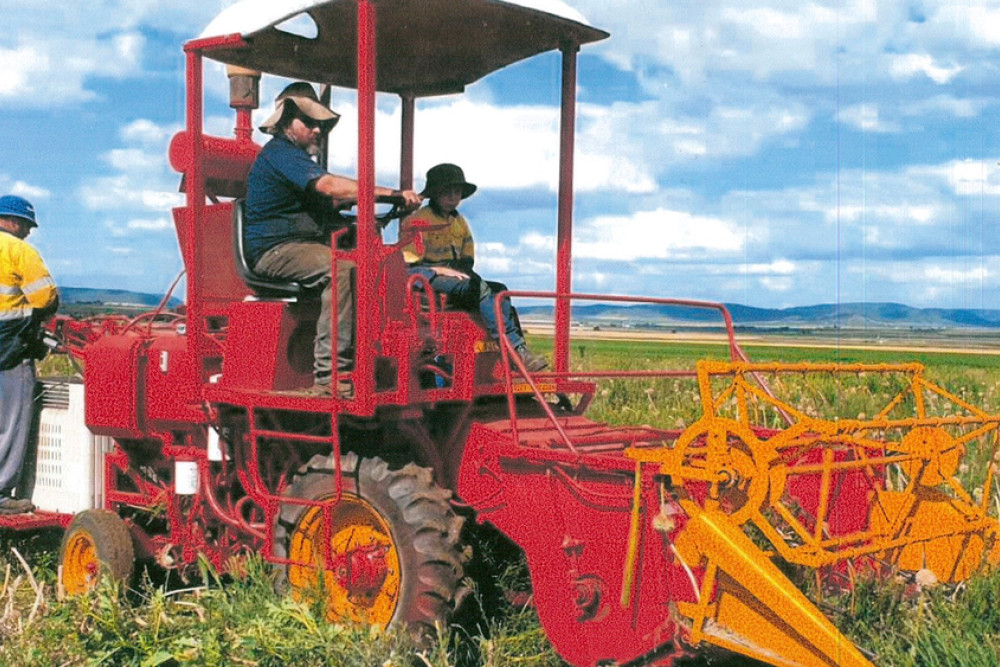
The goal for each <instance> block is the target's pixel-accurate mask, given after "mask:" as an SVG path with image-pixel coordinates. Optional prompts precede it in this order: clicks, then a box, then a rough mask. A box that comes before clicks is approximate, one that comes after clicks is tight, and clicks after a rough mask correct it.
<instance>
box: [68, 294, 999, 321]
mask: <svg viewBox="0 0 1000 667" xmlns="http://www.w3.org/2000/svg"><path fill="white" fill-rule="evenodd" d="M59 293H60V296H61V299H62V302H63V303H64V304H68V305H69V304H73V305H88V306H108V307H126V308H129V307H131V308H155V307H156V306H157V305H158V304H159V303H160V300H161V299H162V298H163V297H162V295H158V294H144V293H141V292H131V291H128V290H118V289H94V288H89V287H60V288H59ZM181 303H182V301H181V299H180V298H178V297H172V298H171V299H170V304H169V306H170V307H171V308H174V307H176V306H179V305H181ZM725 305H726V307H727V308H728V309H729V312H730V313H731V314H732V316H733V323H734V324H735V325H736V326H739V327H750V328H789V329H908V330H913V329H924V330H934V329H969V328H976V329H1000V310H983V309H975V308H912V307H910V306H906V305H903V304H900V303H828V304H820V305H817V306H798V307H795V308H755V307H753V306H744V305H742V304H738V303H727V304H725ZM518 312H519V314H520V315H521V317H522V318H524V319H525V320H532V321H535V322H540V321H541V322H544V321H548V322H551V321H552V306H549V305H543V306H531V305H521V306H518ZM573 321H574V322H577V323H579V324H581V325H584V326H595V327H601V326H607V327H639V328H657V329H658V328H672V327H706V326H713V325H719V324H721V323H722V320H721V318H720V317H719V314H718V313H717V312H716V311H714V310H711V309H702V308H685V307H681V306H666V305H659V304H635V305H624V304H616V303H579V304H575V305H574V306H573Z"/></svg>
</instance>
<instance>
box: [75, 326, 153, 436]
mask: <svg viewBox="0 0 1000 667" xmlns="http://www.w3.org/2000/svg"><path fill="white" fill-rule="evenodd" d="M144 348H145V341H143V340H142V339H141V338H139V337H138V336H135V335H124V336H105V337H103V338H100V339H98V340H97V341H96V342H94V343H93V344H91V345H89V346H87V348H86V349H85V350H84V357H83V358H84V362H85V364H86V366H85V368H86V371H85V373H84V403H85V405H86V409H85V415H86V422H87V426H88V427H90V430H91V431H93V432H94V433H95V434H96V435H110V436H114V437H121V438H137V437H140V436H142V435H143V433H144V431H145V424H144V423H143V420H142V415H143V414H144V412H145V411H144V409H143V407H144V406H143V399H144V396H143V388H142V387H141V386H140V378H141V377H142V376H143V372H142V371H143V369H142V365H143V364H145V362H146V357H145V354H144Z"/></svg>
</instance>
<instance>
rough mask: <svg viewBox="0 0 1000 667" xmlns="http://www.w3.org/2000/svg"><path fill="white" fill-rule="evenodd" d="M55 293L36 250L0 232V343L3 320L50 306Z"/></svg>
mask: <svg viewBox="0 0 1000 667" xmlns="http://www.w3.org/2000/svg"><path fill="white" fill-rule="evenodd" d="M57 297H58V293H57V291H56V283H55V281H54V280H52V276H51V275H50V274H49V270H48V268H47V267H46V266H45V262H43V261H42V256H41V255H39V254H38V251H37V250H35V249H34V248H33V247H31V246H30V245H28V243H27V242H25V241H23V240H21V239H19V238H17V237H16V236H14V235H13V234H8V233H6V232H0V345H3V344H4V343H6V342H8V341H4V340H3V327H2V325H3V324H4V323H5V322H12V321H16V320H23V319H27V318H30V317H31V313H32V312H33V311H34V310H36V309H42V308H47V307H48V306H51V305H52V304H53V303H54V302H55V300H56V298H57Z"/></svg>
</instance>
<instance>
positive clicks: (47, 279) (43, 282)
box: [21, 276, 56, 295]
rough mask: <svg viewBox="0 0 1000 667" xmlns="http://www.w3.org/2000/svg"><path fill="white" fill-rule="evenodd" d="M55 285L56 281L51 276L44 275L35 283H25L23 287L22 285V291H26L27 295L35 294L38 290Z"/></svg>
mask: <svg viewBox="0 0 1000 667" xmlns="http://www.w3.org/2000/svg"><path fill="white" fill-rule="evenodd" d="M55 286H56V281H54V280H52V277H51V276H44V277H42V278H39V279H38V280H36V281H35V282H33V283H29V284H27V285H24V286H23V287H21V291H22V292H24V294H25V295H28V294H34V293H35V292H37V291H38V290H41V289H45V288H46V287H55Z"/></svg>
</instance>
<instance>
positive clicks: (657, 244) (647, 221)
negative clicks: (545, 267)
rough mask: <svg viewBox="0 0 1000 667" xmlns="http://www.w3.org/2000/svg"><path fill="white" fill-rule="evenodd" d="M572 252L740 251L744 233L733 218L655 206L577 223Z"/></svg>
mask: <svg viewBox="0 0 1000 667" xmlns="http://www.w3.org/2000/svg"><path fill="white" fill-rule="evenodd" d="M577 237H578V240H577V241H575V242H574V244H573V249H574V255H575V256H576V257H580V258H587V259H603V260H613V261H641V260H648V259H679V258H690V257H704V256H705V255H707V254H712V253H723V254H733V253H736V252H739V251H740V250H741V249H742V247H743V243H744V238H745V234H744V232H743V230H741V229H739V228H738V227H737V226H736V225H735V224H733V223H731V222H729V221H727V220H722V219H718V218H709V217H703V216H697V215H692V214H691V213H688V212H685V211H671V210H667V209H657V210H654V211H642V212H639V213H635V214H633V215H631V216H627V217H626V216H602V217H597V218H593V219H591V220H587V221H585V222H584V223H583V224H582V225H578V226H577Z"/></svg>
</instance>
